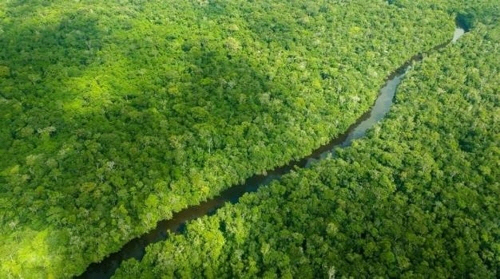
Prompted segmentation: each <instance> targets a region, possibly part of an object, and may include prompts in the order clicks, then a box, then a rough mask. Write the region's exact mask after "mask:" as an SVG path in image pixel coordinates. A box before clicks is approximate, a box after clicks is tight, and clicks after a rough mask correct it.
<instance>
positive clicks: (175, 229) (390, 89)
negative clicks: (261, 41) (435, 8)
mask: <svg viewBox="0 0 500 279" xmlns="http://www.w3.org/2000/svg"><path fill="white" fill-rule="evenodd" d="M464 34H465V30H464V29H463V28H460V27H457V28H456V29H455V33H454V34H453V39H452V40H451V42H452V43H455V42H456V41H457V40H458V39H459V38H460V37H461V36H462V35H464ZM446 45H448V43H446V44H443V45H440V46H438V47H436V48H435V49H439V48H442V47H444V46H446ZM422 58H423V55H421V54H418V55H415V56H414V57H412V58H411V59H410V60H409V61H408V62H406V63H405V64H403V65H402V66H401V67H400V68H398V69H397V70H396V71H394V73H393V74H391V75H390V76H389V77H388V78H387V82H386V84H385V86H384V87H382V89H381V90H380V94H379V96H378V97H377V100H376V101H375V104H374V105H373V107H372V108H371V109H370V110H369V111H368V112H366V113H364V114H363V115H362V116H361V117H360V118H359V119H358V120H357V121H356V123H354V124H352V125H351V126H350V127H349V128H348V129H347V131H346V132H345V133H344V134H342V135H340V136H338V137H336V138H334V139H333V140H331V141H330V142H329V143H328V144H325V145H323V146H321V147H320V148H318V149H316V150H315V151H314V152H313V153H312V154H311V155H309V156H307V157H305V158H303V159H302V160H300V161H294V162H290V163H289V164H288V165H286V166H284V167H279V168H276V169H274V170H272V171H269V172H268V173H267V174H266V175H255V176H253V177H251V178H249V179H247V180H246V181H245V183H244V184H241V185H236V186H233V187H231V188H229V189H227V190H225V191H223V192H222V193H221V194H220V195H219V196H217V197H215V198H213V199H211V200H208V201H205V202H202V203H200V204H199V205H196V206H191V207H188V208H186V209H184V210H182V211H180V212H177V213H175V214H174V215H173V217H172V219H169V220H164V221H160V222H159V223H158V224H157V226H156V228H154V229H153V230H151V231H150V232H148V233H146V234H144V235H142V236H140V237H138V238H135V239H133V240H131V241H129V242H128V243H127V244H125V246H123V247H122V248H121V250H120V251H118V252H116V253H113V254H110V255H109V256H108V257H106V258H105V259H104V260H103V261H101V262H99V263H93V264H91V265H90V266H89V267H88V268H87V270H86V271H85V272H84V273H83V274H82V275H80V276H79V277H78V278H89V279H102V278H110V277H111V276H112V275H113V274H114V272H115V271H116V269H117V268H118V267H119V266H120V264H121V262H122V261H124V260H127V259H130V258H136V259H138V260H140V259H142V257H143V256H144V253H145V249H146V246H148V245H149V244H152V243H155V242H159V241H161V240H164V239H166V238H167V235H168V232H171V233H181V232H182V231H183V230H184V226H185V224H186V222H187V221H189V220H193V219H196V218H199V217H201V216H204V215H210V214H213V213H214V212H215V211H216V210H217V209H218V208H220V207H222V206H223V205H224V204H225V203H226V202H231V203H236V202H238V199H239V198H240V197H241V196H242V195H243V194H245V193H249V192H255V191H256V190H257V189H258V188H259V187H261V186H264V185H268V184H269V183H270V182H272V181H274V180H278V179H280V178H281V176H283V175H285V174H287V173H289V172H290V171H292V170H293V169H295V168H297V167H299V168H303V167H309V166H310V165H311V164H313V163H314V162H316V161H319V160H321V159H323V158H326V157H329V156H332V154H333V153H334V150H335V149H336V148H339V147H340V148H343V147H347V146H349V145H351V143H352V142H353V141H354V140H356V139H359V138H361V137H363V136H364V135H365V134H366V132H367V131H368V130H369V129H370V128H372V127H373V126H374V125H375V124H376V123H378V122H379V121H380V120H381V119H383V118H384V117H385V115H386V114H387V112H389V110H390V108H391V105H392V103H393V100H394V95H395V94H396V91H397V88H398V85H399V84H400V83H401V81H402V80H403V78H404V76H405V74H406V73H407V71H408V70H409V69H410V68H411V64H412V63H414V62H417V61H420V60H422Z"/></svg>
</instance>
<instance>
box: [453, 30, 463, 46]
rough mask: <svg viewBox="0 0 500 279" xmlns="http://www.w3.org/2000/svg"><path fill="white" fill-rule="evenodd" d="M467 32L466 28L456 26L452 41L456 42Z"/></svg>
mask: <svg viewBox="0 0 500 279" xmlns="http://www.w3.org/2000/svg"><path fill="white" fill-rule="evenodd" d="M464 34H465V30H464V29H463V28H455V33H453V39H452V40H451V42H452V43H456V42H457V41H458V39H460V37H462V36H463V35H464Z"/></svg>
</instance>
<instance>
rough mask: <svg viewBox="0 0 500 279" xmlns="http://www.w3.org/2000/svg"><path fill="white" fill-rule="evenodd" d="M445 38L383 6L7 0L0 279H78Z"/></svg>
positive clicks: (272, 162)
mask: <svg viewBox="0 0 500 279" xmlns="http://www.w3.org/2000/svg"><path fill="white" fill-rule="evenodd" d="M436 26H439V27H440V28H435V27H436ZM452 29H453V20H452V15H451V14H448V13H445V12H443V11H441V10H438V9H420V8H418V7H416V8H411V7H408V8H401V7H399V6H396V5H391V4H389V3H388V2H387V1H380V0H370V1H366V0H363V1H361V0H357V1H341V0H338V1H277V0H266V1H243V0H232V1H220V0H210V1H206V0H192V1H173V0H170V1H159V0H153V1H142V0H139V1H123V0H120V1H97V0H85V1H63V0H54V1H48V0H33V1H22V0H12V1H0V119H1V121H0V158H2V159H1V160H0V225H1V226H0V277H2V278H6V277H12V276H13V277H18V276H20V277H21V276H22V277H24V278H29V277H37V278H38V277H51V276H54V277H68V276H71V275H74V274H78V273H80V272H82V271H83V270H84V268H85V266H86V265H88V264H89V263H90V262H94V261H98V260H100V259H102V258H103V257H104V256H105V255H107V254H108V253H110V252H112V251H116V250H118V249H119V247H120V246H121V245H123V244H124V243H125V242H126V241H128V240H130V239H131V238H132V237H134V236H137V235H139V234H141V233H143V232H145V231H146V230H147V229H148V228H151V227H152V226H154V224H155V223H156V221H158V220H159V219H165V218H169V217H170V216H171V214H172V212H173V211H178V210H180V209H182V208H185V207H186V206H187V205H192V204H197V203H199V202H200V201H201V200H204V199H206V198H207V197H210V196H213V195H215V194H217V193H219V192H220V191H221V190H222V189H224V188H227V187H228V186H229V185H232V184H235V183H238V182H239V181H242V180H243V179H245V178H247V177H249V176H251V175H252V174H255V173H260V172H263V171H265V170H266V169H270V168H272V167H275V166H278V165H282V164H284V163H285V162H288V161H289V160H291V159H293V158H298V157H301V156H304V155H306V154H308V153H309V152H311V150H312V149H313V148H315V147H318V146H319V145H320V144H322V143H325V142H326V141H328V139H330V138H331V137H332V136H334V135H336V134H338V133H340V132H343V131H344V130H345V129H346V127H347V126H348V125H349V124H350V123H352V122H353V121H354V120H355V119H356V118H357V117H358V116H359V115H361V114H362V113H363V112H364V111H365V110H367V108H368V107H369V106H370V105H371V103H372V102H373V101H374V98H375V95H376V93H377V89H378V88H379V86H380V85H381V84H382V83H383V81H384V78H385V77H386V76H387V74H388V73H389V72H390V71H391V70H393V69H395V68H396V67H398V66H399V65H400V64H402V63H403V62H404V61H405V60H407V59H408V58H409V57H410V56H412V55H413V54H415V53H418V52H421V51H424V50H427V49H429V48H431V47H432V46H434V45H437V44H440V43H442V42H445V41H447V40H448V39H449V36H450V34H451V31H452Z"/></svg>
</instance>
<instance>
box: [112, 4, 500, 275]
mask: <svg viewBox="0 0 500 279" xmlns="http://www.w3.org/2000/svg"><path fill="white" fill-rule="evenodd" d="M497 11H498V10H497ZM474 25H475V27H474V30H473V31H472V32H471V33H470V34H466V35H465V36H464V37H463V38H462V39H461V41H459V42H458V43H457V44H454V45H450V46H448V47H446V48H445V49H444V50H443V51H441V52H439V53H436V54H433V55H431V56H429V57H426V58H425V59H424V61H423V62H422V63H421V64H418V65H415V67H414V68H413V69H412V70H411V72H410V74H409V75H408V76H407V77H406V79H405V80H404V81H403V84H402V85H401V87H400V89H399V90H398V94H397V96H396V98H397V100H396V104H395V105H394V106H393V108H392V110H391V112H390V113H389V116H388V119H386V120H384V121H383V123H382V124H380V125H378V126H376V128H375V129H373V130H372V131H371V132H370V134H369V135H368V137H367V138H365V139H362V140H359V141H356V142H355V143H354V145H353V146H352V147H350V148H347V149H343V150H340V149H339V150H337V155H336V157H335V158H331V159H327V160H324V161H322V162H320V163H318V164H316V165H314V166H313V167H312V168H311V169H301V170H298V171H296V172H294V173H292V174H290V175H287V176H286V177H284V179H283V180H282V181H281V182H276V183H273V184H272V185H270V186H269V187H264V188H262V189H260V190H259V191H258V192H257V193H252V194H247V195H246V196H244V197H243V198H242V199H241V200H240V202H239V203H238V204H235V205H227V206H226V207H224V208H223V209H221V210H220V211H218V212H217V213H216V214H215V215H214V216H211V217H204V218H202V219H199V220H196V221H194V222H192V223H190V224H189V225H188V227H187V232H186V233H185V234H184V235H172V236H171V237H169V238H168V239H167V240H166V241H165V242H162V243H157V244H154V245H152V246H150V247H148V253H147V254H146V256H145V258H144V259H143V260H142V261H141V262H137V261H136V260H130V261H127V262H126V263H125V264H123V265H122V267H121V269H119V271H118V272H117V274H116V277H117V278H162V276H163V278H171V277H176V278H328V277H330V278H334V277H335V278H344V277H346V278H388V277H392V278H499V277H500V215H499V212H500V63H498V62H499V61H500V26H496V27H494V28H491V27H488V26H485V25H483V24H481V23H477V22H475V23H474Z"/></svg>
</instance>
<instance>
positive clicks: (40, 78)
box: [0, 5, 271, 274]
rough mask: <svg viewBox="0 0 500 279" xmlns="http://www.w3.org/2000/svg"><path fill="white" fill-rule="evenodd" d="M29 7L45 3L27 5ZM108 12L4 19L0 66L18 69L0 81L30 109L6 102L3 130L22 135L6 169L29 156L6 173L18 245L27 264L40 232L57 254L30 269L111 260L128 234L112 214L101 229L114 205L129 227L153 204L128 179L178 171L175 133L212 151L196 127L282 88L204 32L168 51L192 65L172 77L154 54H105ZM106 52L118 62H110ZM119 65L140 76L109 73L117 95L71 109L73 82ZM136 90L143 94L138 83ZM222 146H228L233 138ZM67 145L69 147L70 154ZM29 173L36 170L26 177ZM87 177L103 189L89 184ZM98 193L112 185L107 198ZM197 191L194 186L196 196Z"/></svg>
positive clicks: (146, 180)
mask: <svg viewBox="0 0 500 279" xmlns="http://www.w3.org/2000/svg"><path fill="white" fill-rule="evenodd" d="M13 7H14V6H13ZM17 11H18V12H19V10H17ZM23 12H26V13H28V12H29V13H31V12H34V10H33V9H30V8H29V6H28V5H26V9H24V10H23ZM99 20H100V19H99V16H98V15H97V14H92V13H90V12H89V11H88V10H86V11H83V10H79V11H74V12H70V13H65V14H64V15H63V16H62V17H60V18H57V19H56V20H53V21H52V22H50V24H47V22H45V23H44V24H40V23H39V22H38V21H37V19H36V15H33V17H32V18H29V17H28V18H27V19H26V21H25V22H24V23H23V24H18V22H12V23H11V25H10V26H5V30H8V31H7V32H5V33H4V34H3V36H2V37H1V38H0V46H1V50H0V65H2V66H4V67H8V69H9V74H8V76H6V77H5V78H0V87H1V88H3V90H2V91H1V96H3V97H4V98H5V99H7V100H10V102H15V103H18V104H20V107H21V109H16V108H14V107H13V106H11V105H10V103H9V105H7V106H6V109H7V110H10V112H9V114H6V115H4V116H5V119H3V124H2V125H4V126H5V127H2V130H6V129H7V130H9V131H10V133H11V134H12V137H11V140H10V142H9V143H8V144H6V145H5V150H6V154H8V156H7V158H9V159H8V160H6V161H4V162H3V163H2V164H1V165H0V167H1V168H2V171H3V169H6V168H7V169H8V168H12V167H13V166H15V165H20V170H19V174H12V175H6V176H4V177H2V179H4V180H5V182H6V183H2V185H3V186H2V187H0V192H1V193H2V195H5V196H6V197H7V199H9V200H10V201H11V202H12V204H11V205H10V206H11V207H12V208H16V209H17V211H18V212H15V214H13V215H9V217H7V220H8V219H13V218H18V219H19V220H20V222H19V224H17V225H16V228H15V234H16V237H17V238H20V239H21V241H20V242H16V243H15V244H16V245H15V246H13V249H12V251H15V252H13V254H12V255H15V256H14V258H16V257H19V261H22V260H21V257H22V256H21V255H20V254H21V252H20V251H21V250H23V249H28V247H32V246H33V245H34V244H33V243H32V242H33V241H35V240H34V239H37V238H36V237H33V236H34V235H41V236H40V238H39V239H43V240H44V241H45V245H44V248H40V249H42V250H43V251H45V252H42V250H40V251H35V250H34V251H33V254H40V253H45V254H43V255H42V258H53V259H55V260H54V261H56V262H51V263H50V265H51V267H50V268H49V267H47V266H44V263H43V262H32V263H30V264H31V265H32V266H25V268H26V269H28V270H29V269H36V270H38V271H40V272H47V273H50V272H60V270H61V269H63V270H65V272H68V273H69V274H73V273H78V272H81V271H83V270H82V267H84V265H86V264H88V263H89V262H95V261H98V260H100V259H101V257H103V256H105V255H106V254H108V253H109V252H110V251H111V250H117V249H119V248H120V246H121V245H122V244H123V242H125V241H127V240H129V239H128V238H127V239H121V240H120V241H118V242H117V241H116V238H113V236H112V233H113V232H115V233H116V228H115V227H113V226H111V227H108V225H109V223H110V222H108V224H106V227H101V220H105V221H111V220H112V219H113V218H114V217H113V216H112V214H113V211H112V209H113V207H115V206H116V205H119V204H125V205H126V208H127V209H128V212H129V213H128V217H130V218H131V220H130V221H129V224H128V225H133V224H136V223H140V220H139V215H140V214H141V212H142V208H137V207H134V205H137V203H135V204H134V205H131V202H130V195H128V192H127V191H128V190H125V193H126V194H125V195H124V194H123V192H121V190H123V189H124V188H125V189H126V188H127V187H125V185H136V184H137V183H143V184H144V185H147V187H151V185H153V184H154V183H155V182H157V181H158V180H160V179H165V180H168V179H169V178H168V177H169V176H170V175H171V169H170V166H169V165H170V164H173V165H174V166H175V164H176V163H175V160H174V158H170V157H169V156H171V155H166V153H168V152H170V151H171V150H172V147H171V146H170V145H169V142H168V141H167V140H166V139H165V137H168V136H169V135H173V134H180V135H189V136H186V138H188V137H190V139H189V140H188V143H189V144H192V145H193V146H194V147H195V148H204V146H203V144H205V143H204V141H203V139H202V138H200V137H201V136H200V135H199V134H198V132H199V130H196V129H194V128H193V125H195V126H196V125H206V126H209V127H208V128H207V130H208V131H209V133H213V132H214V131H216V129H218V128H225V127H226V126H228V125H232V124H239V123H237V122H235V120H234V119H236V118H237V120H238V121H252V120H253V118H254V117H255V116H256V115H258V114H260V113H262V112H263V111H265V110H266V108H265V107H261V106H259V105H258V102H259V96H260V94H261V93H262V92H267V91H268V90H269V88H270V87H271V85H270V82H269V81H268V78H267V77H266V75H265V74H263V73H261V72H260V71H259V69H255V68H254V67H252V66H251V64H250V63H249V62H248V61H247V60H246V59H245V58H244V57H243V56H242V55H241V54H240V53H238V52H234V51H230V50H227V49H224V48H219V47H218V46H219V45H218V44H215V43H212V44H211V45H206V44H204V42H203V41H202V40H200V41H199V42H198V43H199V45H196V46H191V47H184V49H183V52H181V53H178V54H168V53H167V54H163V55H167V56H168V55H179V57H178V58H176V59H180V60H181V61H182V63H183V64H184V67H183V69H184V72H179V73H174V77H173V78H172V77H168V76H166V75H165V73H163V72H160V71H155V68H154V64H150V63H149V62H150V61H146V63H145V60H148V58H142V57H127V56H126V55H124V54H123V53H116V54H115V53H104V54H103V52H105V51H112V50H113V48H107V46H108V45H107V44H108V43H109V42H110V41H112V40H110V38H111V37H112V35H113V34H112V32H108V31H104V30H103V29H102V26H100V24H99ZM130 32H133V29H131V31H130ZM186 36H189V34H186ZM123 43H124V44H125V43H126V42H123ZM142 43H143V45H140V46H139V47H138V48H139V51H140V48H149V47H150V46H148V45H147V44H148V42H147V41H144V42H142ZM103 55H107V57H108V58H109V57H110V56H113V57H115V60H109V59H108V60H106V61H104V60H103V59H102V56H103ZM153 62H154V61H153ZM114 63H117V64H118V65H119V67H115V68H120V69H121V72H120V73H116V75H118V76H119V77H120V79H122V78H123V83H125V84H128V85H129V88H130V89H131V90H130V92H129V91H128V92H123V91H121V90H116V89H115V87H113V84H112V82H107V81H104V83H103V84H104V85H103V84H101V85H102V87H103V88H101V89H102V90H103V91H106V94H107V95H106V96H105V98H108V99H109V100H106V101H107V102H106V103H101V102H100V101H101V99H97V100H99V102H96V101H93V100H92V99H87V100H83V101H82V102H80V104H81V103H85V101H86V102H87V103H89V105H90V106H93V107H95V108H98V109H95V110H82V111H79V110H77V109H75V110H67V109H65V106H66V105H67V104H71V103H74V101H75V100H78V99H82V98H84V97H82V95H84V92H82V94H80V92H79V90H80V89H81V88H79V87H72V84H74V81H75V80H78V81H82V82H88V83H84V86H83V87H82V88H85V85H88V84H91V82H90V81H88V79H91V78H95V77H96V76H98V75H102V76H103V78H104V79H106V78H107V77H108V76H110V79H112V78H113V76H115V73H112V72H109V69H110V68H112V69H114V68H113V67H112V65H113V64H114ZM110 64H111V66H110ZM124 65H125V66H127V67H125V68H123V66H124ZM140 66H144V68H145V69H146V70H148V76H147V77H146V76H141V75H140V74H139V75H137V67H140ZM115 77H116V76H115ZM127 78H129V79H127ZM144 79H147V80H152V81H154V82H153V83H154V84H155V86H156V88H158V90H156V89H155V88H153V89H150V88H146V89H142V88H138V87H137V85H134V82H136V81H139V82H140V81H142V80H144ZM175 86H177V89H175V88H174V87H175ZM119 88H122V87H119ZM161 88H167V90H161ZM172 88H174V89H172ZM134 89H136V90H140V92H139V93H138V92H131V91H133V90H134ZM168 89H170V90H168ZM89 90H90V89H89ZM176 90H178V91H176ZM243 99H244V100H245V101H244V102H242V100H243ZM108 101H109V102H108ZM2 106H3V105H2ZM235 115H237V117H236V118H235ZM164 122H167V123H168V124H167V126H165V124H164ZM231 123H232V124H231ZM50 127H53V128H50ZM48 128H49V129H48ZM145 139H148V140H147V141H148V146H147V147H146V146H145V145H144V142H145ZM218 145H219V147H220V148H223V146H224V145H225V144H224V139H221V141H220V142H219V143H218ZM2 148H3V147H2ZM215 148H217V147H215ZM132 149H134V150H136V149H140V152H139V153H137V151H134V152H135V153H134V152H133V151H132ZM63 151H64V152H66V153H65V155H64V157H61V156H60V154H61V152H63ZM33 154H41V156H42V157H39V158H40V159H39V160H40V161H36V162H35V163H34V165H31V166H28V165H26V158H27V156H30V155H33ZM36 158H38V157H36V156H35V160H38V159H36ZM144 158H147V161H145V160H146V159H144ZM195 159H196V158H191V159H190V160H193V161H194V160H195ZM197 160H200V159H197ZM109 162H113V163H114V162H116V164H117V166H116V167H115V169H116V170H119V171H120V172H119V174H118V177H117V174H116V173H115V172H111V171H109V170H107V169H105V167H106V165H107V164H108V163H109ZM201 163H202V164H203V162H201ZM108 165H109V164H108ZM158 165H164V166H165V167H162V168H160V169H159V170H158V171H157V173H153V174H152V172H151V167H152V166H158ZM102 169H105V170H103V171H102ZM154 171H156V170H154ZM23 175H28V177H29V179H27V180H24V181H21V180H19V179H20V178H19V177H21V176H23ZM88 183H95V184H97V185H98V186H97V188H96V189H93V190H92V189H91V190H88V189H87V188H88V187H89V186H88ZM12 185H19V186H22V189H23V190H22V191H12V190H11V186H12ZM85 187H87V188H85ZM100 187H102V188H100ZM89 191H90V192H89ZM96 191H101V194H100V195H96V194H95V193H96ZM146 192H147V191H146ZM141 194H142V195H141ZM192 194H193V193H188V194H186V195H185V197H184V198H185V201H186V203H189V201H190V199H192V198H193V197H191V196H190V195H192ZM195 194H197V193H195ZM146 198H147V196H144V194H143V193H139V194H136V196H135V199H134V200H135V201H138V202H140V203H144V200H145V199H146ZM195 201H196V200H195ZM196 202H197V201H196ZM137 231H141V230H140V229H139V230H137ZM108 232H109V234H108ZM42 236H43V237H42ZM120 237H122V236H120ZM9 245H10V243H9ZM12 255H11V256H12ZM75 255H76V257H75ZM69 258H73V264H72V265H67V261H68V259H69ZM58 261H59V262H58Z"/></svg>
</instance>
